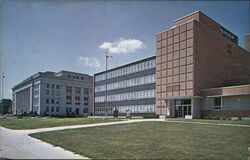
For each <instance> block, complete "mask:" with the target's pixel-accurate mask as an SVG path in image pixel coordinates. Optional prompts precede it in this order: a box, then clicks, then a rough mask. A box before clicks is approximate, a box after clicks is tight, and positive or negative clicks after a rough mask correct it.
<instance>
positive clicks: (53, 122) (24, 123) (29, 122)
mask: <svg viewBox="0 0 250 160" xmlns="http://www.w3.org/2000/svg"><path fill="white" fill-rule="evenodd" d="M113 121H117V120H112V119H90V118H36V119H34V118H33V119H32V118H30V117H25V118H22V119H0V126H2V127H6V128H9V129H37V128H47V127H58V126H70V125H80V124H92V123H104V122H113Z"/></svg>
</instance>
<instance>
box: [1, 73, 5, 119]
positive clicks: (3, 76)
mask: <svg viewBox="0 0 250 160" xmlns="http://www.w3.org/2000/svg"><path fill="white" fill-rule="evenodd" d="M4 78H5V75H4V72H2V115H3V107H4V105H3V79H4Z"/></svg>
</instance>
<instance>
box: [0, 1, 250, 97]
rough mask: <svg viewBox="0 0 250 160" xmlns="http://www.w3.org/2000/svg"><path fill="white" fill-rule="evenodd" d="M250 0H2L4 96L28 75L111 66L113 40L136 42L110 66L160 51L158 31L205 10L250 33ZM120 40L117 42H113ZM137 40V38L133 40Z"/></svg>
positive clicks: (91, 70) (242, 32)
mask: <svg viewBox="0 0 250 160" xmlns="http://www.w3.org/2000/svg"><path fill="white" fill-rule="evenodd" d="M249 5H250V4H249V2H247V1H220V2H212V1H211V2H210V1H205V2H201V1H198V2H195V1H177V2H174V1H118V2H116V1H101V0H99V1H80V0H79V1H77V0H71V1H70V0H68V1H66V0H65V1H64V0H54V1H53V0H34V1H31V0H0V44H1V46H0V53H1V65H0V67H1V70H2V71H3V72H5V75H6V77H5V80H4V84H5V85H4V97H5V98H11V88H12V87H13V86H14V85H16V84H18V83H19V82H21V81H22V80H24V79H25V78H27V77H29V76H31V75H33V74H35V73H37V72H44V71H55V72H57V71H60V70H69V71H75V72H81V73H86V74H90V75H93V74H94V73H97V72H100V71H103V70H104V69H105V50H104V49H101V48H99V46H100V45H101V44H103V43H104V42H109V43H108V44H109V45H113V47H116V45H118V44H120V43H119V42H124V43H123V44H125V45H126V44H131V43H132V44H135V45H136V46H135V48H132V49H131V48H130V49H128V50H126V52H122V53H120V54H119V53H118V52H117V53H116V54H114V56H113V57H114V58H113V59H112V60H109V68H112V67H116V66H119V65H122V64H126V63H128V62H131V61H136V60H139V59H143V58H145V57H149V56H153V55H155V35H156V34H157V33H158V32H161V31H163V30H165V29H168V28H170V27H172V26H173V23H174V22H173V21H174V20H175V19H177V18H180V17H182V16H185V15H186V14H189V13H191V12H193V11H196V10H200V11H202V12H203V13H205V14H206V15H208V16H209V17H211V18H212V19H214V20H215V21H217V22H219V23H220V24H221V25H223V26H224V27H226V28H227V29H228V30H230V31H231V32H233V33H235V34H236V35H238V37H239V45H240V46H242V47H244V43H245V42H244V36H245V35H246V34H249V33H250V31H249V28H250V26H249V24H250V22H249V19H250V17H249V14H250V11H249V8H250V7H249ZM113 42H116V43H113ZM130 42H131V43H130Z"/></svg>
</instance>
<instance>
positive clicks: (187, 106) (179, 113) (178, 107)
mask: <svg viewBox="0 0 250 160" xmlns="http://www.w3.org/2000/svg"><path fill="white" fill-rule="evenodd" d="M186 115H191V99H177V100H175V117H182V118H184V117H185V116H186Z"/></svg>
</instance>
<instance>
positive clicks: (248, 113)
mask: <svg viewBox="0 0 250 160" xmlns="http://www.w3.org/2000/svg"><path fill="white" fill-rule="evenodd" d="M201 116H202V117H203V118H204V117H250V110H202V111H201Z"/></svg>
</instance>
